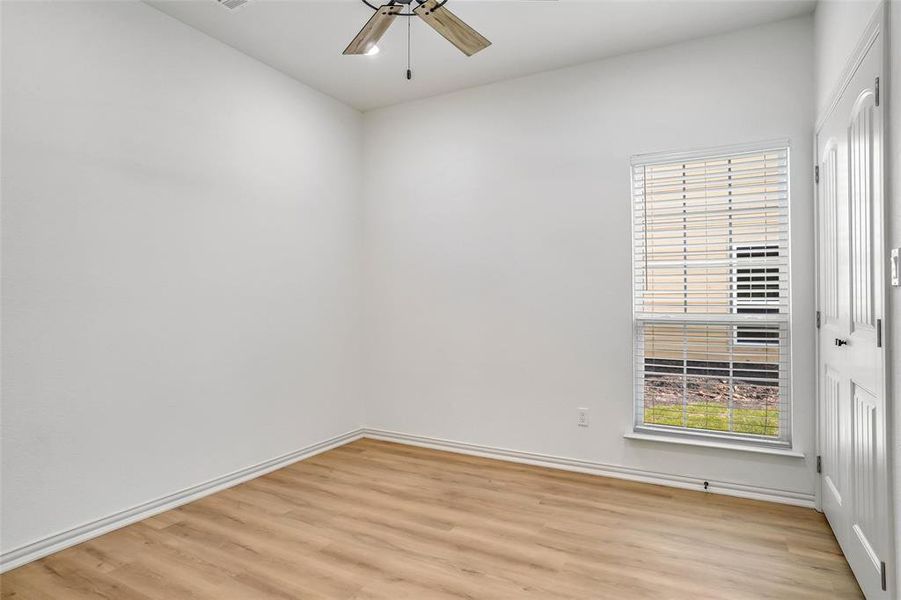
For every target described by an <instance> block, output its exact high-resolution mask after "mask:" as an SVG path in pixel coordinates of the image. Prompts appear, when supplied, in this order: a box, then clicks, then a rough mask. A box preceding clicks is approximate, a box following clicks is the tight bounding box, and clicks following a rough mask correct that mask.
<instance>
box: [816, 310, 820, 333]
mask: <svg viewBox="0 0 901 600" xmlns="http://www.w3.org/2000/svg"><path fill="white" fill-rule="evenodd" d="M819 328H820V311H817V329H819Z"/></svg>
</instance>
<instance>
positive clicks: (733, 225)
mask: <svg viewBox="0 0 901 600" xmlns="http://www.w3.org/2000/svg"><path fill="white" fill-rule="evenodd" d="M788 176H789V151H788V144H787V142H782V143H776V144H763V145H758V146H755V147H750V146H747V147H742V148H730V149H720V150H711V151H704V152H692V153H680V154H658V155H644V156H638V157H635V158H634V159H633V162H632V190H633V290H634V305H633V310H634V313H633V314H634V332H635V333H634V336H635V340H634V353H635V354H634V364H635V369H634V370H635V429H636V431H641V432H645V433H648V432H650V433H660V432H665V433H679V434H690V435H693V436H701V437H711V436H713V437H726V438H729V439H730V440H731V441H736V440H737V441H746V442H760V443H768V444H777V445H788V444H789V443H790V435H791V402H790V389H789V384H790V345H789V344H790V340H789V318H790V311H789V307H790V304H789V222H788V198H789V194H788Z"/></svg>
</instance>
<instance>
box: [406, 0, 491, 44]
mask: <svg viewBox="0 0 901 600" xmlns="http://www.w3.org/2000/svg"><path fill="white" fill-rule="evenodd" d="M413 12H415V13H416V14H417V15H419V18H420V19H422V20H423V21H425V22H426V23H428V24H429V25H430V26H431V27H432V29H434V30H435V31H437V32H438V33H440V34H441V35H443V36H444V38H445V39H446V40H447V41H449V42H450V43H451V44H453V45H454V46H456V47H457V48H459V49H460V50H461V51H462V52H463V54H465V55H466V56H472V55H473V54H475V53H476V52H478V51H479V50H484V49H485V48H487V47H488V46H490V45H491V42H489V41H488V40H487V39H486V38H485V37H483V36H482V34H480V33H479V32H478V31H476V30H475V29H473V28H472V27H470V26H469V25H467V24H466V23H464V22H463V21H461V20H460V18H459V17H457V15H455V14H454V13H452V12H451V11H449V10H448V9H447V7H446V6H438V0H426V1H425V2H423V3H422V4H420V5H419V6H417V7H416V8H415V9H413Z"/></svg>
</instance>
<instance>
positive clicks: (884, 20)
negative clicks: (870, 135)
mask: <svg viewBox="0 0 901 600" xmlns="http://www.w3.org/2000/svg"><path fill="white" fill-rule="evenodd" d="M888 10H889V2H887V1H886V0H882V1H881V2H880V3H879V4H878V6H877V7H876V9H875V10H874V11H873V14H872V16H871V17H870V20H869V22H868V23H867V26H866V28H865V29H864V31H863V33H862V34H861V36H860V38H859V40H858V42H857V45H856V46H855V48H854V51H853V52H852V53H851V55H850V57H849V58H848V60H847V62H846V63H845V67H844V69H843V70H842V74H841V77H840V78H839V80H838V82H837V84H836V86H835V88H834V89H833V90H832V93H831V94H830V96H829V101H828V102H827V104H826V108H825V109H824V110H823V112H822V113H821V114H818V115H817V121H816V126H815V127H814V132H813V156H814V164H813V169H815V168H816V167H817V166H818V165H819V164H820V161H821V158H822V157H821V156H820V155H819V137H820V130H821V129H822V128H823V125H824V124H825V122H826V120H827V119H828V118H829V117H830V116H831V115H832V113H833V112H834V111H835V108H836V106H837V105H838V103H839V101H840V99H841V97H842V95H843V94H844V93H845V91H846V90H847V88H848V86H849V85H850V83H851V79H852V78H853V76H854V74H855V73H856V72H857V69H858V67H859V66H860V64H861V63H862V62H863V60H864V58H865V57H866V56H867V53H868V52H869V50H870V48H872V47H873V45H874V44H875V43H877V41H881V42H882V74H881V75H880V82H879V83H880V104H881V105H882V106H883V115H884V118H882V119H881V120H880V124H881V127H882V132H881V133H882V148H881V150H880V153H879V161H880V165H879V173H880V175H881V177H880V178H879V181H878V182H875V184H876V185H878V186H879V188H880V191H881V194H880V198H881V202H880V205H879V207H878V210H879V212H878V213H876V214H874V217H878V218H879V219H880V229H881V232H882V235H881V236H880V239H881V247H878V248H874V249H873V252H874V254H876V253H878V255H879V257H880V258H879V261H878V264H879V268H880V269H881V271H882V272H881V273H880V277H879V280H880V281H881V283H882V289H881V290H879V295H880V296H881V300H882V306H883V315H882V349H883V352H882V365H881V367H882V368H881V372H882V382H881V392H882V394H883V402H884V406H885V443H886V457H885V460H886V479H887V485H886V496H887V497H886V498H885V500H886V502H887V504H886V507H887V510H888V515H887V518H888V528H889V532H890V533H889V536H888V544H887V547H886V555H885V558H884V560H885V563H886V589H887V591H888V594H889V597H890V598H895V597H896V596H895V589H896V586H895V581H896V578H897V574H896V573H895V572H894V571H895V569H894V566H895V564H896V561H895V552H896V548H895V544H894V541H895V529H894V511H893V510H892V506H894V496H895V487H894V481H893V479H894V477H893V473H894V461H893V451H892V449H893V448H894V440H895V438H896V436H895V432H894V430H895V427H894V422H893V419H892V413H893V407H892V405H891V403H890V399H891V397H892V396H891V394H890V392H891V385H890V384H891V382H890V381H889V376H890V373H891V371H890V367H891V364H890V361H889V357H890V356H891V355H892V348H891V347H890V343H889V336H888V335H886V333H887V331H888V330H889V326H890V324H891V319H890V316H891V315H890V314H889V311H888V307H889V306H890V305H889V303H888V301H889V298H888V294H889V286H888V285H887V283H886V280H885V277H886V269H885V264H886V262H887V261H886V251H887V248H888V239H889V238H888V234H889V231H888V219H887V218H886V217H887V214H886V213H887V206H886V205H887V201H886V199H887V196H886V193H887V192H888V191H889V186H888V185H887V181H886V180H887V177H888V170H887V168H886V167H887V165H886V149H887V148H889V147H890V141H889V138H888V132H889V127H888V119H890V118H891V116H890V115H888V110H886V109H887V105H886V104H885V98H886V97H887V95H888V93H887V92H888V88H889V85H888V77H889V76H890V74H889V71H890V68H886V67H887V66H889V65H891V62H890V59H891V57H890V54H889V52H890V42H889V40H888V29H887V25H888V22H889V21H888ZM880 36H881V37H880ZM813 169H812V170H813ZM813 192H814V198H813V200H814V202H813V213H814V214H813V218H814V269H815V274H814V305H815V306H814V308H815V310H816V311H817V313H819V311H820V310H821V307H820V228H819V223H820V221H819V219H820V208H819V186H818V185H814V190H813ZM815 331H816V344H815V357H814V360H815V364H816V372H815V374H814V379H815V381H814V393H815V394H816V396H815V405H816V409H815V410H814V419H815V421H814V431H815V438H816V444H815V446H816V451H817V456H821V455H822V447H823V440H822V435H823V432H822V423H821V414H820V407H821V402H820V400H821V397H820V394H821V392H822V390H821V389H820V387H821V386H820V367H821V357H820V329H819V327H817V328H816V330H815ZM814 495H815V498H814V501H815V505H816V509H817V510H818V511H820V512H823V478H822V476H821V475H820V474H818V476H817V478H816V484H815V488H814Z"/></svg>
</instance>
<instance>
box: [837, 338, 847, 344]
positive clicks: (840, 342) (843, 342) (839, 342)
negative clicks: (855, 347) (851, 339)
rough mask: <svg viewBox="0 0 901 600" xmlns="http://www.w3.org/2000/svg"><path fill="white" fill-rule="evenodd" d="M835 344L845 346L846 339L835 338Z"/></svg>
mask: <svg viewBox="0 0 901 600" xmlns="http://www.w3.org/2000/svg"><path fill="white" fill-rule="evenodd" d="M835 345H836V346H847V345H848V340H840V339H838V338H835Z"/></svg>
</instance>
